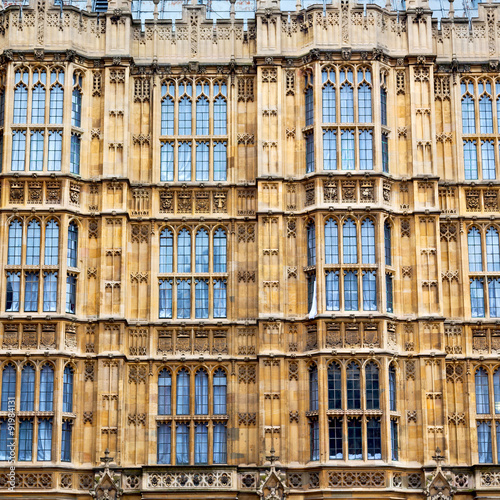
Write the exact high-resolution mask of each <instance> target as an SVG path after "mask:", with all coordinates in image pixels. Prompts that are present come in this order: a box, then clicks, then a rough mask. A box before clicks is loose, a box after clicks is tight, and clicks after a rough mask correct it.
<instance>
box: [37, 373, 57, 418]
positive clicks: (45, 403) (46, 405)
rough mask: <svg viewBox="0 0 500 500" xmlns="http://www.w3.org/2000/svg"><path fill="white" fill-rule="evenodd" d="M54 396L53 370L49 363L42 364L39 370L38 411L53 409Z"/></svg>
mask: <svg viewBox="0 0 500 500" xmlns="http://www.w3.org/2000/svg"><path fill="white" fill-rule="evenodd" d="M53 397H54V370H53V369H52V367H51V366H49V365H44V366H43V367H42V369H41V371H40V402H39V410H40V411H52V410H53V403H54V401H53Z"/></svg>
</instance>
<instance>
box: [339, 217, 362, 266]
mask: <svg viewBox="0 0 500 500" xmlns="http://www.w3.org/2000/svg"><path fill="white" fill-rule="evenodd" d="M342 250H343V254H344V264H357V263H358V240H357V237H356V224H355V222H354V221H353V220H352V219H351V218H348V219H347V220H346V221H345V222H344V227H343V230H342Z"/></svg>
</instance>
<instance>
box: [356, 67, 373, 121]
mask: <svg viewBox="0 0 500 500" xmlns="http://www.w3.org/2000/svg"><path fill="white" fill-rule="evenodd" d="M364 78H365V81H364V82H363V83H362V84H361V85H360V86H359V87H358V115H359V120H358V121H359V122H360V123H371V121H372V89H371V87H370V85H369V83H370V82H371V74H370V72H369V71H368V70H365V75H364ZM362 79H363V72H362V71H358V82H359V81H361V80H362ZM367 82H368V83H367Z"/></svg>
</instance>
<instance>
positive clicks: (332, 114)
mask: <svg viewBox="0 0 500 500" xmlns="http://www.w3.org/2000/svg"><path fill="white" fill-rule="evenodd" d="M321 77H322V80H323V123H335V122H336V121H337V113H336V95H335V69H333V68H332V69H324V70H323V71H322V72H321Z"/></svg>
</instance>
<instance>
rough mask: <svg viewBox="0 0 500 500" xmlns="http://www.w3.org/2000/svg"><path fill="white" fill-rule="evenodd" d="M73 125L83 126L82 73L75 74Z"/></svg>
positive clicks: (72, 110)
mask: <svg viewBox="0 0 500 500" xmlns="http://www.w3.org/2000/svg"><path fill="white" fill-rule="evenodd" d="M71 125H73V127H81V126H82V75H81V74H79V73H74V74H73V94H72V95H71Z"/></svg>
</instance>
